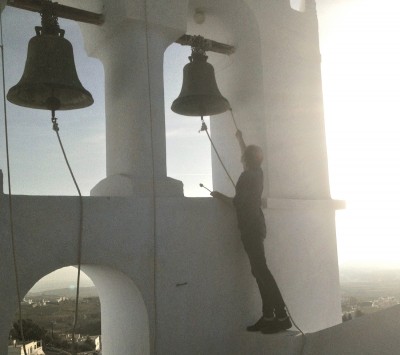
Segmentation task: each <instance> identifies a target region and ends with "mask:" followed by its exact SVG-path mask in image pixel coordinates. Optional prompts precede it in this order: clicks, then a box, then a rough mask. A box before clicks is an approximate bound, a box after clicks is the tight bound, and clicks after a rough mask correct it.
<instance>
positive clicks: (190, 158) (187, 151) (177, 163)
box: [164, 43, 212, 197]
mask: <svg viewBox="0 0 400 355" xmlns="http://www.w3.org/2000/svg"><path fill="white" fill-rule="evenodd" d="M190 54H191V50H190V47H189V46H181V45H179V44H175V43H174V44H172V45H170V46H169V47H168V48H167V50H166V51H165V53H164V101H165V130H166V146H167V147H166V148H167V175H168V176H170V177H172V178H175V179H178V180H181V181H182V182H183V184H184V194H185V196H190V197H195V196H209V193H208V191H207V190H205V189H203V188H201V187H200V186H199V184H200V183H202V184H204V185H205V186H207V187H208V188H209V189H212V168H211V147H210V144H209V141H208V139H207V136H206V134H205V133H204V132H199V131H200V128H201V120H200V118H199V117H186V116H181V115H178V114H176V113H174V112H172V110H171V105H172V102H173V101H174V100H175V99H176V98H177V97H178V95H179V93H180V90H181V85H182V78H183V67H184V66H185V65H186V64H187V63H189V60H188V57H189V56H190ZM205 121H206V124H207V125H208V126H209V118H208V117H207V118H205Z"/></svg>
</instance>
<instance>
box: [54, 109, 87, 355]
mask: <svg viewBox="0 0 400 355" xmlns="http://www.w3.org/2000/svg"><path fill="white" fill-rule="evenodd" d="M51 122H52V123H53V130H54V132H56V135H57V139H58V143H59V144H60V148H61V151H62V154H63V156H64V160H65V163H66V164H67V167H68V170H69V173H70V174H71V177H72V180H73V181H74V185H75V187H76V190H77V191H78V195H79V211H80V212H79V237H78V275H77V280H76V298H75V316H74V323H73V327H72V353H73V354H74V355H76V353H77V348H76V341H75V332H76V325H77V323H78V315H79V313H78V312H79V287H80V280H81V263H82V239H83V198H82V194H81V190H80V189H79V185H78V183H77V181H76V179H75V175H74V173H73V171H72V169H71V166H70V164H69V161H68V158H67V155H66V153H65V150H64V146H63V144H62V141H61V138H60V134H59V133H58V131H59V127H58V123H57V118H56V117H55V112H54V111H52V118H51Z"/></svg>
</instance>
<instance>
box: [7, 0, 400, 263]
mask: <svg viewBox="0 0 400 355" xmlns="http://www.w3.org/2000/svg"><path fill="white" fill-rule="evenodd" d="M317 5H318V16H319V21H320V45H321V53H322V75H323V90H324V102H325V119H326V132H327V145H328V155H329V168H330V184H331V192H332V197H333V198H338V199H344V200H346V201H347V204H348V208H347V209H346V210H344V211H339V212H338V213H337V238H338V248H339V261H340V263H341V264H342V265H344V264H348V263H359V264H360V263H361V264H368V265H371V264H376V265H379V266H388V265H395V264H396V265H400V261H399V260H398V259H399V258H398V256H397V255H398V250H400V225H399V222H398V221H399V220H400V219H399V215H400V207H398V205H399V203H398V200H399V198H400V146H399V145H400V139H398V136H399V130H400V126H399V125H398V124H397V122H398V121H399V114H400V112H399V111H400V107H399V104H398V103H399V99H400V84H399V83H400V65H399V63H400V36H399V34H400V21H399V20H398V19H399V18H400V4H398V1H397V0H380V1H379V3H377V2H376V0H374V1H373V0H336V1H330V0H317ZM39 21H40V20H39V15H37V14H31V13H26V12H24V11H22V10H16V9H12V8H9V7H7V8H6V10H5V11H4V12H3V28H4V44H5V65H6V67H5V70H6V87H7V90H8V88H9V87H11V86H12V85H15V84H16V83H17V81H19V79H20V77H21V75H22V71H23V68H24V64H25V57H26V48H27V43H28V41H29V39H30V38H31V37H32V36H33V35H34V26H36V25H39ZM60 25H61V27H62V28H64V29H65V30H66V35H65V36H66V38H67V39H69V40H70V41H71V42H72V43H73V47H74V52H75V60H76V67H77V71H78V75H79V77H80V80H81V82H82V83H83V85H84V86H85V87H86V89H88V90H89V91H90V92H91V93H92V95H93V97H94V99H95V104H94V105H93V106H91V107H89V108H86V109H83V110H75V111H70V112H66V111H64V112H62V111H60V113H59V114H58V117H59V124H60V128H61V131H60V134H61V136H62V139H63V142H64V145H65V148H66V150H67V154H68V156H69V159H70V162H71V165H72V168H73V169H74V172H75V174H76V177H77V180H78V182H79V184H80V187H81V190H82V192H83V193H84V194H86V195H88V194H89V192H90V189H91V188H92V187H93V186H94V185H95V184H96V183H97V182H98V181H100V180H101V179H103V178H104V177H105V132H104V126H105V124H104V121H105V118H104V90H103V86H104V74H103V70H102V67H101V64H100V62H99V61H97V60H96V59H93V58H88V57H87V56H86V55H85V54H84V49H83V43H82V42H83V41H82V37H81V34H80V31H79V29H78V26H77V25H76V24H74V23H73V22H71V21H66V20H60ZM177 47H179V48H175V50H179V51H181V52H182V51H183V53H184V54H183V55H176V53H175V52H174V51H173V50H168V51H167V53H166V55H165V68H166V74H165V82H166V97H165V101H166V107H167V108H168V107H170V103H171V102H172V100H173V99H174V98H175V97H176V96H177V95H178V93H179V90H180V87H176V86H174V85H173V84H171V83H179V85H180V82H181V76H182V67H183V66H184V64H186V60H187V59H186V58H187V56H188V55H189V52H188V48H186V49H185V48H182V47H180V46H177ZM185 51H186V52H185ZM172 63H174V64H172ZM7 109H8V121H9V135H10V151H11V161H12V165H11V168H12V169H11V172H12V183H13V185H12V187H13V193H15V194H39V195H75V194H76V192H75V189H74V186H73V183H72V181H71V178H70V176H69V175H68V171H67V170H66V167H65V164H64V162H63V160H62V156H61V152H60V151H59V147H58V145H57V140H56V137H55V135H54V132H53V131H52V130H51V124H50V118H49V114H48V112H46V111H41V110H29V109H25V108H20V107H17V106H15V105H12V104H7ZM166 113H167V115H166V128H167V133H166V134H167V152H168V155H167V163H168V174H169V176H172V177H174V178H178V179H181V180H182V181H183V182H184V184H185V194H186V195H192V196H193V195H203V196H206V195H208V193H207V192H206V191H205V190H203V189H200V188H199V187H198V184H199V183H200V182H202V183H204V184H205V185H209V186H211V167H210V146H209V143H208V141H207V138H206V136H205V135H204V134H199V133H198V130H199V128H200V122H199V121H198V120H195V119H193V118H186V117H181V116H177V115H174V114H172V113H171V111H170V110H169V109H167V111H166ZM3 119H4V118H3V115H1V117H0V120H1V125H2V127H3V126H4V124H3ZM192 147H196V149H192ZM88 161H90V169H87V162H88ZM193 162H195V164H193ZM0 169H2V170H3V172H4V173H6V163H5V148H4V129H1V131H0ZM5 185H6V184H5ZM5 189H6V186H5Z"/></svg>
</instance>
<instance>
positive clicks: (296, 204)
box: [264, 198, 346, 210]
mask: <svg viewBox="0 0 400 355" xmlns="http://www.w3.org/2000/svg"><path fill="white" fill-rule="evenodd" d="M264 208H266V209H273V210H310V209H328V210H340V209H345V208H346V201H343V200H333V199H326V200H325V199H324V200H306V199H278V198H268V199H267V201H266V207H264Z"/></svg>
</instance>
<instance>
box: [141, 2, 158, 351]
mask: <svg viewBox="0 0 400 355" xmlns="http://www.w3.org/2000/svg"><path fill="white" fill-rule="evenodd" d="M144 15H145V32H146V62H147V92H148V99H149V115H150V139H151V144H150V147H151V148H150V149H151V161H152V171H151V173H152V177H151V178H152V190H153V199H152V203H153V243H154V255H153V258H154V260H153V292H154V337H153V339H154V340H153V348H154V350H153V352H154V354H155V355H157V319H158V313H157V233H156V232H157V223H156V222H157V211H156V181H155V173H154V171H155V165H156V162H155V158H154V137H153V107H152V100H151V83H150V55H149V28H148V9H147V0H144Z"/></svg>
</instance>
